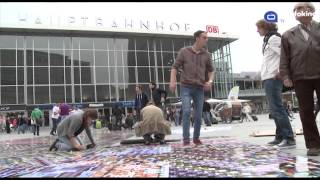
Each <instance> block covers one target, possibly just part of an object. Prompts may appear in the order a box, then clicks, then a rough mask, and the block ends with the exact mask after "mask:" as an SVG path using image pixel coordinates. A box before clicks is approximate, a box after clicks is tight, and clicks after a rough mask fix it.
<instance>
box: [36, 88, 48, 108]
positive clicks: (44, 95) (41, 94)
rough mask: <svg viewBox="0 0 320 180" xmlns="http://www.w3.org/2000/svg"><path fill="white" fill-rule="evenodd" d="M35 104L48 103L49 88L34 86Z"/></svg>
mask: <svg viewBox="0 0 320 180" xmlns="http://www.w3.org/2000/svg"><path fill="white" fill-rule="evenodd" d="M35 96H36V98H35V101H36V102H35V104H45V103H49V87H48V86H35Z"/></svg>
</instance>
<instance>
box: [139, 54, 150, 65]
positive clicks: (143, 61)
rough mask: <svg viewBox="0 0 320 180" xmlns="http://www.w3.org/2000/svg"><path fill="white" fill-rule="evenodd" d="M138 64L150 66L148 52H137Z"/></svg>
mask: <svg viewBox="0 0 320 180" xmlns="http://www.w3.org/2000/svg"><path fill="white" fill-rule="evenodd" d="M137 66H149V59H148V52H137Z"/></svg>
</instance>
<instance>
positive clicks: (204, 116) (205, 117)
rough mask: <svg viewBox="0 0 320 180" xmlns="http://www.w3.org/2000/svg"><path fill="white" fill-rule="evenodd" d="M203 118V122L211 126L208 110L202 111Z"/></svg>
mask: <svg viewBox="0 0 320 180" xmlns="http://www.w3.org/2000/svg"><path fill="white" fill-rule="evenodd" d="M202 114H203V119H204V122H205V123H206V125H207V126H211V116H210V112H208V111H206V112H203V113H202Z"/></svg>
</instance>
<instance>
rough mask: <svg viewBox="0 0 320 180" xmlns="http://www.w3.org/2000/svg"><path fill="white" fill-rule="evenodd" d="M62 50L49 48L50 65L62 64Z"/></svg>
mask: <svg viewBox="0 0 320 180" xmlns="http://www.w3.org/2000/svg"><path fill="white" fill-rule="evenodd" d="M63 59H64V56H63V50H50V65H51V66H63Z"/></svg>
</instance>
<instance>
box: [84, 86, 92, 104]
mask: <svg viewBox="0 0 320 180" xmlns="http://www.w3.org/2000/svg"><path fill="white" fill-rule="evenodd" d="M82 102H95V100H94V86H82Z"/></svg>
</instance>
